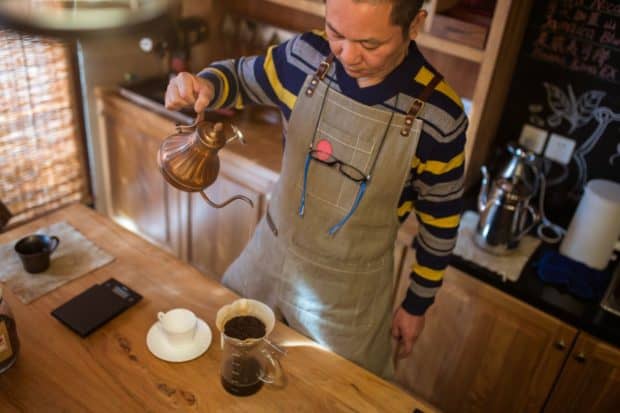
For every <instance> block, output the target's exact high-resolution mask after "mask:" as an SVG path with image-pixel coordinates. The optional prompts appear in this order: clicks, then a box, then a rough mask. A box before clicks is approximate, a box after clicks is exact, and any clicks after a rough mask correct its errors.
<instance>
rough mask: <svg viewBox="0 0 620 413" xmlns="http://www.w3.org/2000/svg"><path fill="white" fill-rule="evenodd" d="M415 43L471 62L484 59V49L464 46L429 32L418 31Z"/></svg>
mask: <svg viewBox="0 0 620 413" xmlns="http://www.w3.org/2000/svg"><path fill="white" fill-rule="evenodd" d="M416 43H417V44H419V45H420V46H423V47H427V48H429V49H433V50H437V51H439V52H442V53H445V54H449V55H452V56H456V57H460V58H461V59H465V60H470V61H472V62H476V63H480V62H482V61H483V60H484V54H485V53H484V50H482V49H476V48H475V47H470V46H465V45H462V44H459V43H457V42H454V41H452V40H447V39H443V38H441V37H437V36H434V35H432V34H430V33H420V34H419V35H418V38H417V39H416Z"/></svg>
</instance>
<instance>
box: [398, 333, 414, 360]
mask: <svg viewBox="0 0 620 413" xmlns="http://www.w3.org/2000/svg"><path fill="white" fill-rule="evenodd" d="M413 343H415V337H404V336H403V338H402V340H401V344H400V348H399V354H398V356H399V357H400V358H405V357H407V356H408V355H409V354H411V350H413Z"/></svg>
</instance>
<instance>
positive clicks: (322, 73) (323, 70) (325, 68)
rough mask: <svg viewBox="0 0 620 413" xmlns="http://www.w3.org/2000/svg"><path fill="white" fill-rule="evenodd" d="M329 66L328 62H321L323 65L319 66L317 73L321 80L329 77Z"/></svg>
mask: <svg viewBox="0 0 620 413" xmlns="http://www.w3.org/2000/svg"><path fill="white" fill-rule="evenodd" d="M329 66H330V64H329V63H327V61H325V60H323V61H322V62H321V64H320V65H319V70H318V71H317V74H318V75H319V79H321V80H323V79H324V78H325V75H327V72H328V71H329Z"/></svg>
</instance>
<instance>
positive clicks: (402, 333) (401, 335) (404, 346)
mask: <svg viewBox="0 0 620 413" xmlns="http://www.w3.org/2000/svg"><path fill="white" fill-rule="evenodd" d="M423 329H424V316H423V315H420V316H418V315H411V314H409V313H408V312H407V311H405V309H404V308H402V307H399V308H398V310H397V311H396V314H394V320H393V321H392V337H394V338H395V339H396V340H398V349H397V351H398V353H397V354H396V357H398V358H405V357H407V356H408V355H409V354H411V350H412V349H413V344H414V343H415V342H416V340H417V339H418V336H419V335H420V334H421V333H422V330H423Z"/></svg>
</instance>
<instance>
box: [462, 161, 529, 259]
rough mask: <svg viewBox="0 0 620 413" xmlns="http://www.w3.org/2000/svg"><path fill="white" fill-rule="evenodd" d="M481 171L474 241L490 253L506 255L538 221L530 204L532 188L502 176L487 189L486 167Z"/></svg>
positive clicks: (488, 178)
mask: <svg viewBox="0 0 620 413" xmlns="http://www.w3.org/2000/svg"><path fill="white" fill-rule="evenodd" d="M481 170H482V175H483V178H482V187H481V189H480V194H479V196H478V213H479V214H480V220H479V221H478V226H477V228H476V233H475V235H474V241H475V243H476V245H478V246H479V247H480V248H482V249H484V250H486V251H489V252H491V253H493V254H498V255H505V254H509V253H510V252H511V250H514V249H515V248H516V247H517V246H518V244H519V241H520V240H521V238H523V236H524V235H525V234H527V233H528V232H529V231H530V230H531V229H532V228H534V226H535V225H536V224H537V223H538V221H539V220H540V217H539V215H538V213H537V212H536V210H535V209H534V208H533V207H532V206H531V205H529V202H530V200H531V198H532V197H533V196H534V195H535V191H533V188H531V187H530V186H529V185H527V184H526V183H524V182H523V181H521V180H515V181H512V180H510V179H507V178H505V177H500V178H498V179H496V180H495V181H493V183H492V184H491V188H490V189H489V182H490V180H491V178H490V176H489V172H488V170H487V168H486V167H485V166H483V167H482V169H481ZM528 221H529V222H528Z"/></svg>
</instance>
